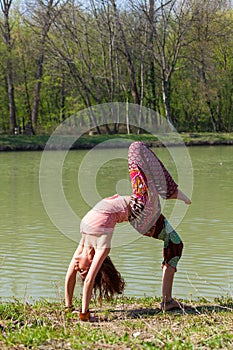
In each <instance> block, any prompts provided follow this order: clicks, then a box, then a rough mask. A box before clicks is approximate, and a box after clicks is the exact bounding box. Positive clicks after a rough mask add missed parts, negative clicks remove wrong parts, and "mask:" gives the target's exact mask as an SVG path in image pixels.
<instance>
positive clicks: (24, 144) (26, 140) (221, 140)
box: [0, 133, 233, 151]
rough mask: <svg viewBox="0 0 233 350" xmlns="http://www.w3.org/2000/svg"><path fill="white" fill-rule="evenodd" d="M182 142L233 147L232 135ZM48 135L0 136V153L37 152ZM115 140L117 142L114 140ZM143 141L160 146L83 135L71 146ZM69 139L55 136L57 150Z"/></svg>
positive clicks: (190, 136)
mask: <svg viewBox="0 0 233 350" xmlns="http://www.w3.org/2000/svg"><path fill="white" fill-rule="evenodd" d="M180 137H181V139H180V140H182V142H184V143H185V144H186V145H187V146H195V145H233V133H182V134H180ZM48 139H49V135H35V136H27V135H0V151H37V150H43V149H44V147H45V145H46V142H47V141H48ZM116 139H117V140H116ZM128 140H130V141H138V140H140V141H144V142H146V143H147V144H148V145H149V146H155V147H156V146H161V142H160V141H159V140H158V139H156V138H155V136H153V135H150V134H142V135H136V134H131V135H126V134H120V135H104V134H103V135H83V136H82V137H80V138H79V139H78V140H77V141H76V142H75V143H74V144H73V145H72V148H74V149H90V148H92V147H94V146H96V145H97V144H99V143H103V142H105V141H112V142H111V143H109V146H116V147H118V146H124V145H127V141H128ZM180 140H177V138H176V137H175V138H172V136H171V134H169V135H168V136H167V139H165V141H166V142H170V143H171V144H179V143H180ZM69 142H70V137H69V136H66V137H60V136H57V144H58V145H59V146H58V148H59V147H60V146H61V148H64V147H65V148H66V145H67V144H69Z"/></svg>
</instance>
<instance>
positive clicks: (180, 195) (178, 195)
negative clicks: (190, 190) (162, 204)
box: [168, 188, 191, 204]
mask: <svg viewBox="0 0 233 350" xmlns="http://www.w3.org/2000/svg"><path fill="white" fill-rule="evenodd" d="M168 199H179V200H181V201H183V202H185V204H191V200H190V199H189V198H188V197H187V196H186V195H185V194H184V193H183V192H182V191H181V190H180V189H179V188H177V190H176V191H175V192H174V193H173V194H172V195H171V196H170V197H169V198H168Z"/></svg>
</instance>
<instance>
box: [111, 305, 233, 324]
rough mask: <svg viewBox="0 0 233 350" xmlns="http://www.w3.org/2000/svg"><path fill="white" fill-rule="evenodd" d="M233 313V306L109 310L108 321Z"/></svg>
mask: <svg viewBox="0 0 233 350" xmlns="http://www.w3.org/2000/svg"><path fill="white" fill-rule="evenodd" d="M223 312H233V306H232V305H231V307H229V306H221V305H201V306H200V305H199V306H193V305H185V306H182V307H180V308H175V309H172V310H169V311H162V310H161V309H160V308H139V309H137V308H135V309H131V310H123V309H122V310H119V309H118V310H108V321H111V320H114V319H136V318H147V317H151V316H155V315H162V314H168V315H179V314H180V315H205V314H212V313H223Z"/></svg>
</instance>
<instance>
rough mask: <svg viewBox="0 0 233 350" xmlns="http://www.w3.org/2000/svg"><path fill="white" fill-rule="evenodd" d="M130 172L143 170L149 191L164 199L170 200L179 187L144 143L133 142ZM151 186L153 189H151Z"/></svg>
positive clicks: (129, 161) (129, 158) (130, 150)
mask: <svg viewBox="0 0 233 350" xmlns="http://www.w3.org/2000/svg"><path fill="white" fill-rule="evenodd" d="M128 163H129V171H132V170H142V172H143V173H144V174H145V177H146V180H147V183H148V186H149V191H150V190H151V191H152V192H153V191H154V190H156V192H157V193H158V194H159V195H160V196H161V197H162V198H165V199H167V198H169V197H171V196H172V195H173V193H174V192H175V191H176V189H177V187H178V185H177V184H176V183H175V181H174V179H173V178H172V176H171V174H170V173H169V172H168V170H167V169H166V168H165V166H164V165H163V163H162V162H161V161H160V160H159V159H158V157H157V156H156V155H155V153H153V152H152V151H151V150H150V149H149V148H148V147H147V146H146V145H145V144H144V143H143V142H133V143H132V144H131V145H130V147H129V151H128ZM150 186H151V189H150Z"/></svg>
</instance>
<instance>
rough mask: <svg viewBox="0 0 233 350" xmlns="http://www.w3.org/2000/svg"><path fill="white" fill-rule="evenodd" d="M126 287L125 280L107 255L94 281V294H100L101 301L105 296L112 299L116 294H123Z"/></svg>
mask: <svg viewBox="0 0 233 350" xmlns="http://www.w3.org/2000/svg"><path fill="white" fill-rule="evenodd" d="M124 288H125V281H124V279H123V278H122V277H121V274H120V272H119V271H117V269H116V268H115V266H114V265H113V263H112V260H111V259H110V257H109V256H107V257H106V258H105V260H104V262H103V264H102V266H101V268H100V269H99V271H98V273H97V276H96V278H95V283H94V295H95V296H97V295H98V299H99V301H100V302H101V300H102V299H103V298H105V299H107V300H109V299H112V298H113V296H114V294H122V293H123V291H124Z"/></svg>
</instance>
